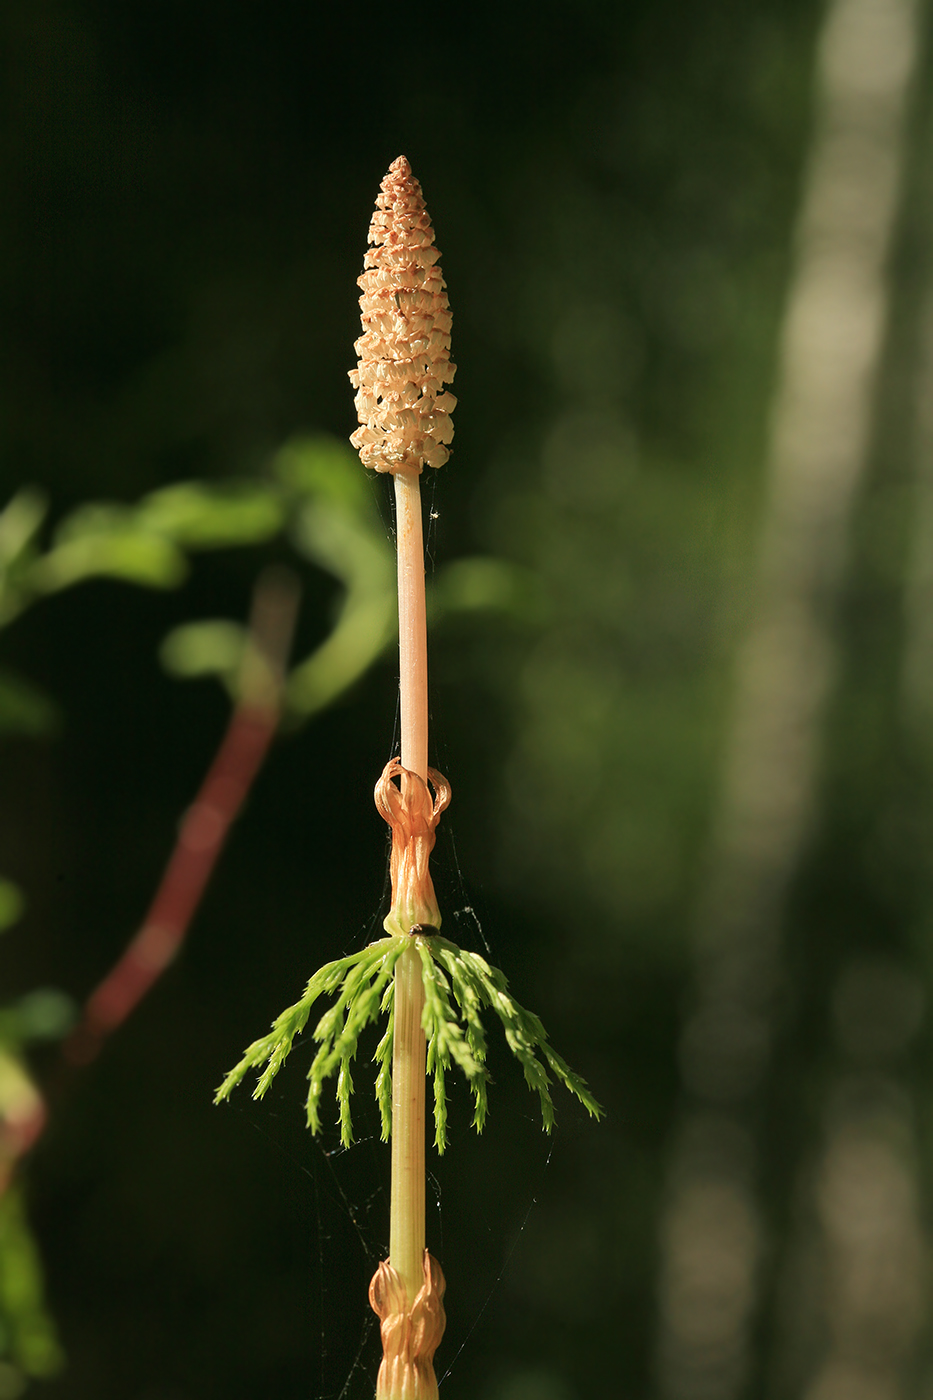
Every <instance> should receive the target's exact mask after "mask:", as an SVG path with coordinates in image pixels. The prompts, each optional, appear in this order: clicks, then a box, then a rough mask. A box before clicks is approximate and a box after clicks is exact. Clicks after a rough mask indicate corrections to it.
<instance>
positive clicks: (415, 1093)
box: [389, 947, 425, 1306]
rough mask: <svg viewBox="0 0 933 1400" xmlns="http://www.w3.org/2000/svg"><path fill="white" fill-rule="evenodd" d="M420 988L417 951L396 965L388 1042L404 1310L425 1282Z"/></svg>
mask: <svg viewBox="0 0 933 1400" xmlns="http://www.w3.org/2000/svg"><path fill="white" fill-rule="evenodd" d="M423 1005H424V987H423V985H422V981H421V959H420V958H419V956H418V952H417V949H416V948H414V947H409V948H406V949H405V951H404V953H403V954H402V956H401V957H400V958H399V960H398V962H397V963H396V964H395V1031H394V1039H393V1042H392V1201H391V1216H390V1223H389V1263H390V1264H391V1265H392V1267H393V1269H395V1271H396V1272H397V1273H398V1275H399V1277H400V1278H401V1280H402V1282H403V1283H404V1284H405V1291H406V1293H407V1294H408V1303H409V1306H410V1305H411V1304H412V1303H413V1302H414V1300H415V1297H416V1296H417V1293H418V1290H419V1289H420V1287H421V1285H422V1283H423V1282H424V1276H423V1272H422V1260H423V1258H424V1081H425V1075H424V1056H425V1041H424V1031H423V1030H422V1029H421V1009H422V1006H423Z"/></svg>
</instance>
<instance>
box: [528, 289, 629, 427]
mask: <svg viewBox="0 0 933 1400" xmlns="http://www.w3.org/2000/svg"><path fill="white" fill-rule="evenodd" d="M550 352H551V363H552V365H553V368H554V372H555V374H556V377H557V380H558V383H559V384H560V387H561V389H562V390H563V391H564V392H565V393H566V394H567V395H568V396H569V397H572V398H575V399H577V400H578V401H583V402H585V403H600V402H606V403H608V404H616V403H619V402H620V401H621V400H623V399H624V398H625V397H626V396H627V395H628V393H629V391H630V389H631V387H632V384H633V382H634V380H635V379H636V378H637V376H638V374H639V373H640V371H641V368H642V365H643V363H644V358H645V346H644V336H643V333H642V332H641V330H640V328H639V327H638V326H636V325H635V323H634V322H633V321H630V320H628V319H626V318H625V317H624V316H623V315H622V314H621V313H620V311H619V309H618V308H617V307H615V306H613V307H610V306H607V305H606V303H605V301H595V300H594V301H576V302H572V303H571V305H570V306H569V307H567V308H566V309H565V310H564V312H563V314H562V315H560V316H559V318H558V320H557V324H556V326H555V328H554V332H553V334H552V336H551V342H550Z"/></svg>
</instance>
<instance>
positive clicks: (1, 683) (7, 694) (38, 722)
mask: <svg viewBox="0 0 933 1400" xmlns="http://www.w3.org/2000/svg"><path fill="white" fill-rule="evenodd" d="M58 723H59V715H58V709H57V708H56V706H55V704H54V703H53V701H51V700H50V699H49V698H48V696H47V695H45V694H44V693H43V692H42V691H41V690H40V689H39V688H38V686H35V685H33V684H32V683H31V682H30V681H25V680H23V679H22V677H20V676H16V675H13V674H12V672H10V671H0V734H2V733H12V734H28V735H31V736H33V737H35V736H38V735H41V734H48V733H50V732H51V731H52V730H54V729H56V728H57V727H58Z"/></svg>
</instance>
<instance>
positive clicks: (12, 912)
mask: <svg viewBox="0 0 933 1400" xmlns="http://www.w3.org/2000/svg"><path fill="white" fill-rule="evenodd" d="M25 907H26V900H25V898H24V896H23V892H22V890H21V889H20V888H19V886H18V885H14V884H13V881H12V880H7V879H5V878H4V877H3V876H2V875H0V932H2V931H3V930H4V929H8V928H10V926H11V925H12V924H15V923H16V921H17V919H19V918H21V917H22V913H23V910H24V908H25Z"/></svg>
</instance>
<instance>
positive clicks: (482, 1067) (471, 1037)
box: [214, 934, 603, 1153]
mask: <svg viewBox="0 0 933 1400" xmlns="http://www.w3.org/2000/svg"><path fill="white" fill-rule="evenodd" d="M411 937H412V935H410V934H404V935H401V936H393V937H389V938H383V939H380V940H379V941H378V942H377V943H370V944H369V945H368V946H367V947H366V948H363V949H362V950H361V951H360V952H358V953H353V954H351V956H350V957H346V958H340V959H338V960H337V961H336V962H331V963H327V965H326V966H325V967H322V968H320V969H319V971H317V972H316V973H315V974H314V976H313V977H312V978H311V980H310V981H309V982H308V985H307V986H306V987H305V990H304V995H303V996H302V997H301V999H300V1000H299V1001H297V1002H296V1003H295V1004H294V1006H290V1007H288V1008H287V1009H286V1010H285V1011H283V1012H282V1014H281V1015H280V1016H278V1017H277V1018H276V1020H275V1021H274V1022H273V1025H272V1030H271V1031H270V1032H269V1034H268V1035H265V1036H263V1037H262V1038H261V1039H259V1040H256V1041H254V1042H253V1044H252V1045H250V1046H249V1047H248V1048H247V1050H246V1051H245V1053H244V1055H243V1058H242V1059H241V1060H240V1062H239V1064H237V1065H236V1066H235V1067H234V1068H233V1069H232V1070H231V1071H230V1073H229V1074H228V1075H227V1077H226V1079H225V1080H224V1081H223V1083H222V1084H221V1086H220V1088H219V1089H218V1090H217V1093H216V1096H215V1099H214V1102H215V1103H221V1102H222V1101H223V1100H224V1099H226V1098H228V1097H229V1095H230V1094H231V1093H232V1091H233V1090H234V1089H235V1088H236V1086H237V1085H238V1084H239V1083H240V1082H241V1081H242V1080H243V1079H244V1078H245V1077H246V1075H247V1074H248V1073H249V1071H250V1070H256V1071H258V1073H259V1077H258V1080H257V1083H256V1087H255V1089H254V1090H253V1098H254V1099H261V1098H262V1097H263V1095H264V1094H265V1092H266V1090H267V1089H268V1088H269V1085H270V1084H271V1083H272V1081H273V1079H274V1078H275V1076H276V1075H277V1074H278V1072H279V1070H280V1069H281V1068H282V1065H283V1064H284V1063H285V1061H286V1059H287V1058H288V1055H289V1053H290V1051H291V1048H292V1045H293V1044H294V1041H295V1037H296V1036H297V1035H300V1033H301V1032H302V1031H303V1030H304V1028H305V1026H306V1025H307V1024H308V1020H309V1018H310V1014H311V1010H312V1008H313V1006H314V1004H315V1002H316V1001H317V1000H318V999H319V998H320V997H322V996H333V997H336V1000H335V1001H334V1004H333V1005H332V1006H331V1007H330V1008H329V1009H328V1010H327V1011H325V1012H324V1014H323V1015H322V1016H321V1018H320V1020H319V1021H318V1022H317V1025H316V1026H315V1028H314V1030H313V1031H312V1038H313V1040H314V1041H316V1042H317V1044H318V1050H317V1053H316V1054H315V1056H314V1059H313V1061H312V1064H311V1068H310V1070H309V1071H308V1096H307V1101H306V1114H307V1122H308V1127H309V1128H310V1129H311V1131H312V1132H314V1133H316V1132H318V1131H319V1130H320V1127H321V1117H320V1102H321V1096H322V1093H323V1090H324V1085H325V1083H326V1081H327V1080H328V1079H330V1078H331V1077H332V1076H334V1075H336V1100H337V1109H338V1119H339V1122H340V1140H341V1142H342V1143H343V1145H344V1146H345V1147H349V1146H350V1144H351V1143H352V1142H353V1122H352V1117H351V1113H350V1100H351V1097H352V1094H353V1078H352V1075H351V1065H352V1062H353V1060H354V1059H355V1057H356V1052H357V1048H358V1044H359V1038H360V1036H361V1034H362V1033H363V1031H364V1030H365V1029H366V1027H367V1026H369V1025H370V1024H371V1023H372V1022H374V1021H376V1020H377V1019H378V1017H379V1016H380V1014H382V1013H384V1014H385V1015H386V1017H387V1024H386V1028H385V1032H384V1034H383V1035H382V1037H381V1039H380V1040H379V1044H378V1045H377V1046H376V1050H375V1053H374V1055H373V1060H374V1062H375V1063H376V1064H377V1065H378V1070H377V1073H376V1080H375V1092H376V1102H377V1104H378V1106H379V1114H380V1119H381V1122H382V1138H383V1141H387V1140H388V1138H389V1136H390V1134H391V1130H392V1067H391V1059H392V1053H391V1052H392V1033H393V1010H394V983H393V980H392V979H393V974H394V972H395V964H396V963H397V962H398V960H399V958H400V957H401V955H402V953H403V952H404V950H405V948H406V947H408V946H409V943H410V940H411ZM415 946H416V948H417V950H418V956H419V958H420V959H421V973H422V981H423V985H424V1011H423V1013H422V1027H423V1029H424V1033H425V1038H426V1040H427V1062H426V1073H427V1074H428V1075H432V1076H433V1083H434V1129H435V1132H434V1143H435V1146H436V1147H437V1150H438V1152H440V1153H443V1152H444V1150H445V1149H446V1147H447V1090H446V1080H445V1076H446V1072H447V1070H449V1069H450V1068H451V1066H452V1065H453V1066H456V1068H457V1069H459V1070H460V1071H461V1073H462V1074H463V1076H464V1078H465V1079H466V1081H467V1084H468V1085H469V1088H470V1092H471V1093H472V1095H473V1126H474V1128H475V1129H476V1131H477V1132H482V1130H483V1126H484V1124H485V1122H486V1112H487V1106H488V1105H487V1085H488V1082H489V1074H488V1071H487V1069H486V1031H485V1027H484V1026H483V1022H482V1012H483V1011H486V1010H490V1011H492V1012H494V1014H495V1015H496V1016H498V1018H499V1020H500V1021H501V1023H502V1028H503V1030H504V1032H505V1039H506V1043H507V1045H508V1047H509V1049H510V1050H511V1051H512V1054H513V1055H514V1056H515V1058H516V1059H517V1060H518V1062H519V1064H520V1065H521V1067H522V1073H523V1074H524V1077H525V1082H526V1084H527V1085H528V1087H529V1089H531V1090H532V1091H533V1092H535V1093H536V1094H537V1095H538V1099H539V1102H540V1105H541V1118H542V1122H543V1125H544V1129H545V1131H546V1132H550V1131H551V1129H552V1128H553V1126H554V1122H555V1109H554V1102H553V1099H552V1098H551V1086H552V1081H553V1080H557V1081H559V1082H560V1083H561V1084H563V1086H564V1088H565V1089H568V1090H569V1092H570V1093H571V1094H573V1095H574V1097H575V1098H576V1099H578V1100H579V1102H580V1103H581V1104H582V1105H583V1107H584V1108H585V1109H586V1111H587V1112H588V1113H589V1114H590V1115H591V1117H593V1118H601V1117H602V1115H603V1109H602V1108H601V1107H600V1105H599V1104H598V1103H597V1101H596V1099H595V1098H594V1097H593V1095H592V1094H591V1093H590V1091H589V1089H588V1088H587V1085H586V1082H585V1080H583V1079H581V1078H580V1076H579V1075H578V1074H576V1073H574V1071H573V1070H572V1069H571V1068H570V1066H569V1065H568V1064H567V1062H566V1060H564V1059H562V1057H561V1056H560V1055H558V1054H557V1052H556V1051H555V1050H554V1049H553V1048H552V1047H551V1045H550V1044H549V1043H548V1038H547V1032H546V1031H545V1029H544V1026H543V1025H542V1024H541V1021H540V1020H539V1018H538V1017H537V1016H536V1015H535V1014H534V1013H533V1012H531V1011H526V1010H525V1008H524V1007H523V1006H520V1005H519V1003H518V1002H517V1001H515V999H514V998H513V997H512V996H511V995H510V993H509V990H508V982H507V981H506V978H505V975H504V974H503V973H502V972H500V971H499V969H498V968H495V967H490V965H489V963H487V962H486V960H485V959H484V958H482V957H480V956H479V954H478V953H469V952H464V951H463V950H462V949H460V948H458V947H457V945H456V944H455V943H451V942H449V941H448V939H446V938H441V937H440V936H439V935H431V936H426V935H422V934H418V935H415Z"/></svg>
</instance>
